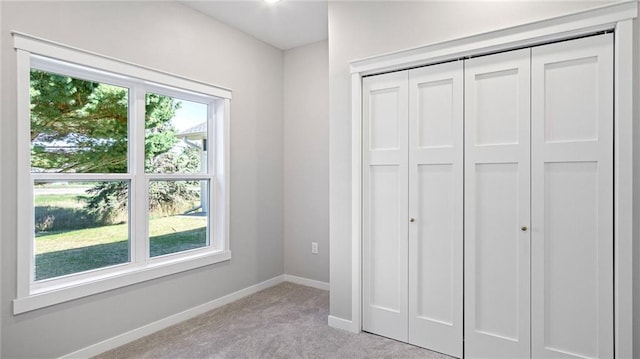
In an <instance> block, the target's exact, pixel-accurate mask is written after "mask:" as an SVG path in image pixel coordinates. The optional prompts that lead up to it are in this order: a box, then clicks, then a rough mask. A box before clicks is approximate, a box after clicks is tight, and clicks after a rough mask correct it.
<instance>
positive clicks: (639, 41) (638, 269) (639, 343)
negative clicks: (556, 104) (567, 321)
mask: <svg viewBox="0 0 640 359" xmlns="http://www.w3.org/2000/svg"><path fill="white" fill-rule="evenodd" d="M634 30H635V39H636V41H634V45H635V47H634V54H635V55H634V57H635V59H636V60H635V64H636V69H635V73H634V77H633V84H634V88H633V93H634V94H635V95H636V100H635V101H634V105H635V106H634V116H633V117H634V119H635V121H634V124H633V126H634V127H633V130H634V139H635V140H636V141H635V142H634V151H633V153H634V156H635V157H634V161H635V164H634V167H633V176H634V179H635V182H634V192H633V194H634V196H633V213H634V215H635V218H634V223H636V224H640V21H639V20H635V21H634ZM633 230H634V231H633V238H634V243H633V258H634V262H633V264H634V279H633V284H634V286H633V300H634V304H633V353H634V354H635V355H636V356H640V225H636V226H634V228H633Z"/></svg>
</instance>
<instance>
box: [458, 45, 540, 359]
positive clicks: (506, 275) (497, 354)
mask: <svg viewBox="0 0 640 359" xmlns="http://www.w3.org/2000/svg"><path fill="white" fill-rule="evenodd" d="M529 52H530V50H529V49H523V50H516V51H510V52H505V53H500V54H495V55H489V56H483V57H478V58H473V59H471V60H468V61H466V62H465V167H466V170H465V278H464V280H465V294H464V296H465V299H464V300H465V307H464V308H465V358H510V359H515V358H528V357H529V356H530V349H529V348H530V344H529V341H530V339H529V331H530V321H529V319H530V318H529V297H530V278H529V274H530V271H529V270H530V267H529V265H530V232H529V230H528V227H529V221H530V195H529V193H530V192H529V191H530V185H529V183H530V174H529V167H530V157H529V156H530V147H531V146H530V141H529V134H530V133H529V117H530V113H529V104H530V99H529V97H530V96H529V90H530V82H529V79H530V70H529V65H530V62H529V59H530V57H529Z"/></svg>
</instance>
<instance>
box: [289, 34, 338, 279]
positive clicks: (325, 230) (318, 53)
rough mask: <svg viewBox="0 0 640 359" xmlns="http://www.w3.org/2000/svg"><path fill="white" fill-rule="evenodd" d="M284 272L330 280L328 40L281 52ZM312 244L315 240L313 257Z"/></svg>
mask: <svg viewBox="0 0 640 359" xmlns="http://www.w3.org/2000/svg"><path fill="white" fill-rule="evenodd" d="M284 188H285V191H284V271H285V273H286V274H291V275H295V276H300V277H304V278H309V279H315V280H319V281H322V282H328V281H329V54H328V44H327V41H322V42H317V43H314V44H311V45H307V46H302V47H298V48H295V49H292V50H287V51H285V53H284ZM311 242H318V246H319V251H318V254H317V255H314V254H311Z"/></svg>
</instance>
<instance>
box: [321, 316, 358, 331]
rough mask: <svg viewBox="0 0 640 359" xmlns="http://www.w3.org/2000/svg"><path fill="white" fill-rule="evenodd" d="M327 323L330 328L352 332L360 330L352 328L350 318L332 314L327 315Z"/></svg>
mask: <svg viewBox="0 0 640 359" xmlns="http://www.w3.org/2000/svg"><path fill="white" fill-rule="evenodd" d="M328 324H329V326H330V327H331V328H336V329H340V330H346V331H348V332H352V333H359V332H360V331H359V330H358V331H355V330H354V328H353V322H352V321H350V320H346V319H342V318H338V317H334V316H333V315H330V316H329V319H328Z"/></svg>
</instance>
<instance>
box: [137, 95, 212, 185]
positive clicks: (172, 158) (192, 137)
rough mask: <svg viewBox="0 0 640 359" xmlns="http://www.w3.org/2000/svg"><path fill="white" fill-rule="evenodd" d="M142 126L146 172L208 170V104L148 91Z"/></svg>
mask: <svg viewBox="0 0 640 359" xmlns="http://www.w3.org/2000/svg"><path fill="white" fill-rule="evenodd" d="M145 127H146V136H145V146H144V147H145V169H146V172H147V173H204V172H206V171H207V169H206V163H207V161H206V155H207V105H205V104H201V103H197V102H191V101H186V100H180V99H176V98H173V97H168V96H162V95H157V94H153V93H148V94H147V96H146V119H145Z"/></svg>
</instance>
